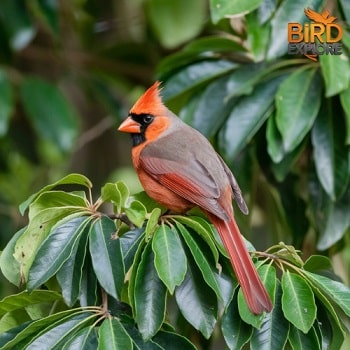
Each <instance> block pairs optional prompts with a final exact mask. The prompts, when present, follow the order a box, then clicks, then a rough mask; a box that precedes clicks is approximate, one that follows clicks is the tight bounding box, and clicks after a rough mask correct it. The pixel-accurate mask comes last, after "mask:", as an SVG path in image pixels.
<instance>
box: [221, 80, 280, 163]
mask: <svg viewBox="0 0 350 350" xmlns="http://www.w3.org/2000/svg"><path fill="white" fill-rule="evenodd" d="M282 79H284V77H277V78H273V79H272V80H269V81H264V82H262V83H260V84H258V85H257V86H256V87H255V89H254V91H253V92H252V93H251V94H250V95H248V96H244V97H242V98H240V100H239V101H238V102H237V103H236V104H235V105H234V107H233V108H232V111H231V113H230V115H229V116H228V119H227V122H226V124H225V126H224V127H223V128H222V130H221V132H220V133H219V137H220V138H219V147H220V149H221V150H222V153H223V154H224V155H225V158H227V159H232V158H234V157H235V156H236V155H237V154H238V153H239V152H240V151H241V150H242V149H243V148H244V147H245V146H246V145H247V143H248V142H250V141H251V139H252V138H253V136H254V135H255V134H256V132H257V131H258V130H259V129H260V128H261V126H262V125H263V123H264V122H265V121H266V119H267V118H268V117H269V116H270V115H271V113H272V109H273V104H274V98H275V94H276V91H277V89H278V87H279V86H280V84H281V81H282Z"/></svg>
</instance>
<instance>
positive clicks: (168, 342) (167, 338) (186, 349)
mask: <svg viewBox="0 0 350 350" xmlns="http://www.w3.org/2000/svg"><path fill="white" fill-rule="evenodd" d="M152 340H153V341H154V342H155V343H156V344H159V345H160V346H161V347H162V349H166V350H179V349H181V350H196V347H195V346H194V345H193V344H192V343H191V342H190V341H189V340H188V339H187V338H185V337H183V336H182V335H179V334H176V333H173V332H167V331H159V332H158V333H157V334H156V335H155V336H154V337H153V338H152Z"/></svg>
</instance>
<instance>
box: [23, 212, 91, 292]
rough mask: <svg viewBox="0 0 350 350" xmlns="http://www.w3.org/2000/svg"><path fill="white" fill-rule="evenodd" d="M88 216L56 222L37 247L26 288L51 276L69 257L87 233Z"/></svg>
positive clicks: (37, 285)
mask: <svg viewBox="0 0 350 350" xmlns="http://www.w3.org/2000/svg"><path fill="white" fill-rule="evenodd" d="M89 224H90V218H89V217H84V216H82V217H77V218H73V219H72V220H69V221H67V222H64V223H63V224H60V223H58V224H57V226H56V227H55V228H54V229H53V230H52V231H51V232H50V234H49V235H48V236H47V238H46V239H45V240H44V242H43V243H42V244H41V246H40V247H39V250H38V252H37V253H36V256H35V260H34V262H33V264H32V266H31V268H30V270H29V275H28V283H27V288H28V290H29V291H32V290H33V289H35V288H38V287H39V286H40V285H41V284H43V283H45V282H46V281H47V280H48V279H49V278H50V277H52V276H53V275H54V274H55V273H56V272H57V271H58V270H59V269H60V267H61V266H62V265H63V263H64V262H65V261H66V260H67V259H68V258H69V257H70V255H71V253H72V248H73V246H74V244H75V242H77V241H78V240H79V239H80V237H81V235H84V234H87V230H89Z"/></svg>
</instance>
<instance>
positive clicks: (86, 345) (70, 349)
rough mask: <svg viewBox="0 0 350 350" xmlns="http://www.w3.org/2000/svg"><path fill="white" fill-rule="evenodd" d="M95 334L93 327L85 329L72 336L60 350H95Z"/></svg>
mask: <svg viewBox="0 0 350 350" xmlns="http://www.w3.org/2000/svg"><path fill="white" fill-rule="evenodd" d="M97 346H98V341H97V334H96V331H95V327H94V326H90V327H86V328H83V329H81V330H80V331H78V332H77V333H75V334H74V337H72V338H71V339H70V340H69V341H68V342H66V344H65V345H64V347H63V348H62V350H96V349H97Z"/></svg>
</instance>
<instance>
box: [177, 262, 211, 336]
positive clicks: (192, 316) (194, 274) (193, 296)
mask: <svg viewBox="0 0 350 350" xmlns="http://www.w3.org/2000/svg"><path fill="white" fill-rule="evenodd" d="M187 258H188V259H187V261H188V265H187V272H186V277H185V280H184V281H183V282H182V284H181V285H180V286H179V287H176V289H175V299H176V303H177V305H178V307H179V309H180V311H181V313H182V315H183V316H184V317H185V319H186V320H187V321H188V322H189V323H190V324H191V325H192V326H193V327H194V328H195V329H197V330H199V331H200V332H201V333H202V334H203V336H204V337H205V338H206V339H209V337H210V336H211V334H212V333H213V330H214V327H215V324H216V319H217V299H216V296H215V294H214V292H213V291H212V289H211V288H209V286H207V284H206V283H205V282H204V280H203V279H202V276H201V273H200V271H199V269H198V267H197V265H196V263H195V262H194V261H193V260H192V258H191V257H190V256H188V255H187Z"/></svg>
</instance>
